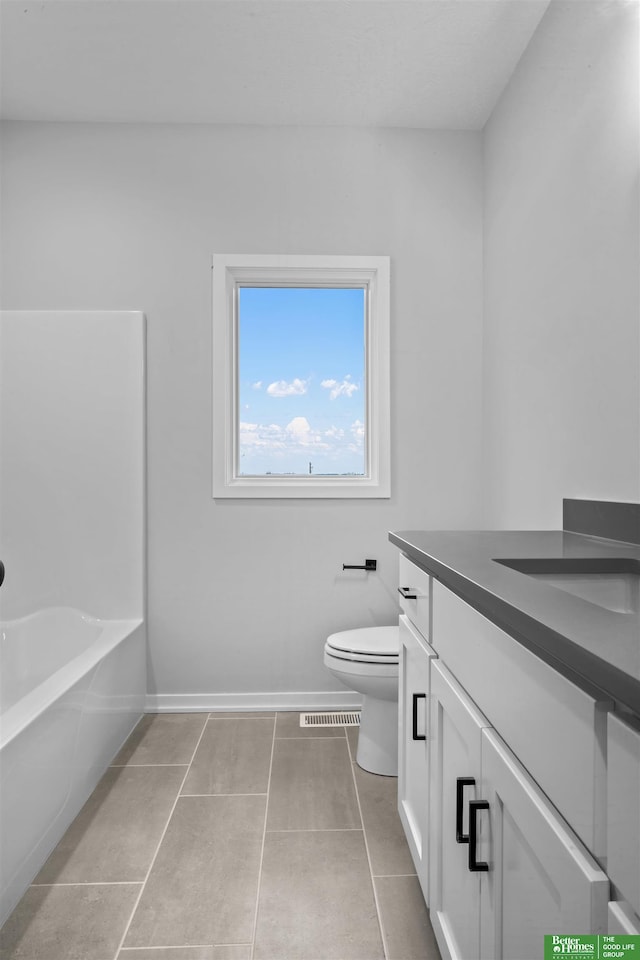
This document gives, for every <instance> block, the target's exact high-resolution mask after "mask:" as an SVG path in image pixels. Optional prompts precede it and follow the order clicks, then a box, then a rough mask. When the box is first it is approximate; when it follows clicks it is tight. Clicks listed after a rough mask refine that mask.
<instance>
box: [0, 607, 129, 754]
mask: <svg viewBox="0 0 640 960" xmlns="http://www.w3.org/2000/svg"><path fill="white" fill-rule="evenodd" d="M62 609H64V610H73V612H74V613H77V614H80V615H81V616H82V618H83V619H86V620H88V621H89V622H91V623H92V624H94V625H98V626H100V628H101V632H100V634H99V636H98V637H97V638H96V639H95V640H93V641H92V642H91V643H90V644H89V645H88V646H87V647H86V649H85V650H83V651H82V652H81V653H79V654H77V655H76V656H75V657H72V658H71V659H70V660H67V662H66V663H64V664H62V666H61V667H59V668H58V669H57V670H55V671H54V672H53V673H52V674H51V675H50V676H49V677H47V678H46V680H43V681H42V682H41V683H39V684H38V686H36V687H34V688H33V690H30V691H29V693H27V694H26V695H25V696H24V697H22V698H21V699H20V700H18V701H16V703H14V704H12V705H11V706H10V707H9V708H8V709H7V710H6V711H5V712H3V713H0V757H1V756H2V751H3V749H4V748H5V747H6V746H7V745H8V744H9V743H10V742H11V741H12V740H14V739H15V738H16V737H17V736H19V734H20V733H22V732H23V730H25V729H26V728H27V727H28V726H29V724H30V723H32V722H33V721H34V720H35V719H36V718H37V717H39V716H40V714H41V713H44V711H45V710H47V709H48V708H49V707H51V706H52V705H53V704H54V703H55V702H56V701H57V700H59V699H60V697H61V696H63V694H64V693H66V691H67V690H69V689H70V688H71V687H72V686H73V685H74V684H75V683H77V681H78V680H80V679H81V678H82V677H83V676H85V675H86V674H87V673H88V672H89V671H90V670H91V669H92V668H93V667H94V666H95V665H96V664H97V663H98V662H99V661H100V660H103V659H104V658H105V657H106V656H107V654H109V653H110V652H111V651H112V650H113V649H114V648H115V647H117V646H118V644H119V643H121V642H122V641H123V640H125V639H126V638H127V637H128V636H129V635H130V634H132V633H134V632H135V631H136V630H137V629H138V628H139V627H141V626H142V625H143V624H144V623H145V621H144V619H143V618H142V617H135V618H131V619H121V620H101V619H100V618H99V617H92V616H91V615H90V614H86V613H85V612H84V611H81V610H78V609H77V608H76V607H47V608H45V609H43V610H38V611H35V612H34V613H31V614H27V615H26V616H24V617H16V618H14V619H12V620H6V621H3V622H2V626H5V625H9V624H14V623H17V622H22V621H24V620H27V619H30V618H32V617H33V618H35V617H37V616H38V615H40V614H43V613H47V612H49V611H50V610H62Z"/></svg>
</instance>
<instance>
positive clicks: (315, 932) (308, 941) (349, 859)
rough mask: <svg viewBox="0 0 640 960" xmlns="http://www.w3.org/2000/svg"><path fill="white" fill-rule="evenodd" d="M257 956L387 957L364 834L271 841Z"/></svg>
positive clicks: (277, 836) (315, 959) (303, 959)
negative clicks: (382, 939)
mask: <svg viewBox="0 0 640 960" xmlns="http://www.w3.org/2000/svg"><path fill="white" fill-rule="evenodd" d="M254 957H255V958H256V960H283V958H286V960H379V958H380V960H381V958H383V957H384V952H383V948H382V941H381V937H380V929H379V925H378V917H377V913H376V908H375V902H374V897H373V888H372V884H371V876H370V873H369V868H368V864H367V854H366V849H365V845H364V837H363V835H362V832H361V831H359V830H349V831H331V830H327V831H314V832H299V833H295V832H294V833H288V832H284V833H269V834H267V836H266V840H265V850H264V858H263V865H262V881H261V885H260V901H259V908H258V924H257V930H256V943H255V952H254Z"/></svg>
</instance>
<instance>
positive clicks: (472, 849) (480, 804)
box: [469, 800, 489, 873]
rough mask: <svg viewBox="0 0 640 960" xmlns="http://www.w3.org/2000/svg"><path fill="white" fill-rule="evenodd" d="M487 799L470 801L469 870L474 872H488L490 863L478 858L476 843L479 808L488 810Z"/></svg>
mask: <svg viewBox="0 0 640 960" xmlns="http://www.w3.org/2000/svg"><path fill="white" fill-rule="evenodd" d="M488 809H489V803H488V801H487V800H470V801H469V870H471V872H472V873H486V871H487V870H488V869H489V864H488V863H484V862H483V861H482V860H476V843H477V840H478V820H477V814H478V810H488Z"/></svg>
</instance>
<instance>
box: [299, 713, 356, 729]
mask: <svg viewBox="0 0 640 960" xmlns="http://www.w3.org/2000/svg"><path fill="white" fill-rule="evenodd" d="M300 726H301V727H359V726H360V711H359V710H355V711H351V712H350V713H301V714H300Z"/></svg>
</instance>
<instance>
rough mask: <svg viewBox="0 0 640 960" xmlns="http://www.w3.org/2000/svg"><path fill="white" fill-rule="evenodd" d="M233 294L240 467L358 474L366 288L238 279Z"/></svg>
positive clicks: (249, 471)
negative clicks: (235, 303) (255, 282)
mask: <svg viewBox="0 0 640 960" xmlns="http://www.w3.org/2000/svg"><path fill="white" fill-rule="evenodd" d="M238 301H239V303H238V403H239V408H238V413H239V416H238V421H239V437H238V474H239V475H244V476H265V475H267V474H294V475H296V476H308V475H309V473H310V471H311V474H312V475H322V474H324V475H327V474H329V475H335V474H338V475H344V474H353V475H356V476H363V475H364V473H365V411H366V389H365V290H364V289H363V288H362V287H357V288H354V287H255V286H251V287H250V286H240V288H239V291H238ZM309 464H311V467H309Z"/></svg>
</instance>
